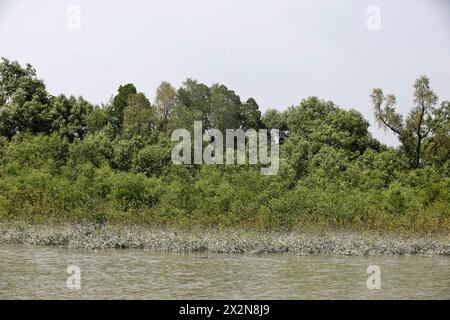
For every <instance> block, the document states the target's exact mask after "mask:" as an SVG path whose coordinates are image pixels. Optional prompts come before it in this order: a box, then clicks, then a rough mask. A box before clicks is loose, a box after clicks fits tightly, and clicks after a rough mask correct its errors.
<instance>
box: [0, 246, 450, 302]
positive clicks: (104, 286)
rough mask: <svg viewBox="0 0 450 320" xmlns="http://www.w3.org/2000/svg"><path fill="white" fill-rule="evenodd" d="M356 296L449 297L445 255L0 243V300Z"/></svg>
mask: <svg viewBox="0 0 450 320" xmlns="http://www.w3.org/2000/svg"><path fill="white" fill-rule="evenodd" d="M69 266H72V267H71V269H70V271H71V274H69V273H67V271H68V267H69ZM369 266H378V267H379V271H380V273H379V274H378V273H377V272H376V273H375V274H372V278H371V281H369V285H371V286H373V285H375V284H377V283H378V280H379V284H380V289H376V288H375V289H369V288H368V284H367V282H368V281H367V280H368V277H369V276H371V274H368V273H367V268H368V267H369ZM372 268H373V269H372V270H376V269H377V267H372ZM78 270H79V271H80V272H79V277H78ZM378 275H379V278H378ZM68 278H69V279H68ZM78 280H79V281H78ZM78 287H79V289H77V288H78ZM358 298H362V299H425V298H430V299H450V257H443V256H434V257H428V256H409V257H408V256H407V257H405V256H385V257H342V256H304V257H299V256H291V255H262V256H261V255H260V256H257V255H217V254H214V255H211V254H209V255H208V254H198V255H196V254H194V255H192V254H169V253H155V252H151V251H145V250H131V249H130V250H128V249H126V250H100V251H92V250H73V249H66V248H54V247H22V246H11V245H8V246H4V245H2V246H0V299H358Z"/></svg>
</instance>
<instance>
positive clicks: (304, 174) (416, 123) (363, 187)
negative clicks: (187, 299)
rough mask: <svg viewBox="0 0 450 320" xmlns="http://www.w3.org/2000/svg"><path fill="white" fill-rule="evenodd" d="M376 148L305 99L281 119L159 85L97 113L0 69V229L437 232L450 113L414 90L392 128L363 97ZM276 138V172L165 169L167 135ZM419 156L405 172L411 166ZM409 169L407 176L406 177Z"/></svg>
mask: <svg viewBox="0 0 450 320" xmlns="http://www.w3.org/2000/svg"><path fill="white" fill-rule="evenodd" d="M372 101H373V103H374V107H375V116H376V119H377V121H378V122H379V124H380V125H382V126H384V127H386V128H388V129H389V130H391V131H393V132H395V133H396V134H398V135H399V139H400V142H401V144H402V145H401V147H400V148H397V149H394V148H387V147H386V146H383V145H382V144H380V143H379V142H378V141H376V140H375V139H374V138H372V136H371V135H370V133H369V131H368V128H369V123H368V122H367V121H366V120H365V119H364V118H363V117H362V115H361V114H360V113H359V112H357V111H355V110H344V109H342V108H340V107H338V106H336V105H335V104H334V103H333V102H331V101H323V100H320V99H318V98H317V97H310V98H308V99H305V100H303V101H302V102H301V103H300V104H299V105H298V106H292V107H290V108H288V109H286V110H285V111H277V110H268V111H267V112H266V113H265V114H264V115H263V116H261V112H260V111H259V106H258V104H257V102H256V101H255V100H254V99H252V98H250V99H248V100H247V101H245V102H242V101H241V100H240V97H239V96H238V95H237V94H236V93H235V92H234V91H232V90H230V89H229V88H227V87H226V86H224V85H221V84H215V85H212V86H211V87H209V86H207V85H205V84H202V83H199V82H197V81H195V80H191V79H188V80H186V81H185V82H184V83H183V85H182V86H181V88H179V89H178V90H177V89H175V88H173V87H172V86H171V85H170V84H169V83H167V82H163V83H162V84H161V85H160V86H159V87H158V89H157V91H156V96H155V99H154V104H152V103H150V100H149V99H147V97H146V96H145V95H144V94H143V93H138V92H137V90H136V88H135V87H134V85H133V84H127V85H124V86H120V87H119V89H118V93H117V95H116V96H115V97H114V98H113V99H112V101H111V102H110V103H109V104H107V105H104V106H101V107H99V106H92V105H91V104H89V103H88V102H87V101H86V100H84V99H83V98H81V97H80V98H75V97H66V96H64V95H59V96H55V97H51V96H50V95H49V94H48V93H47V92H46V89H45V85H44V83H43V82H42V81H41V80H38V79H37V77H36V73H35V71H34V69H33V68H32V67H31V66H29V65H27V66H26V67H25V68H22V67H21V66H20V65H19V64H18V63H17V62H10V61H8V60H5V59H4V60H3V61H2V63H0V219H29V220H32V221H40V222H48V221H52V220H56V221H67V220H71V221H83V220H88V221H102V222H104V221H110V222H114V221H115V222H121V223H135V222H137V223H148V224H151V225H169V226H178V227H209V226H211V227H230V226H234V227H244V228H258V229H267V230H274V229H290V230H293V229H294V230H295V229H298V230H304V229H305V228H319V229H321V228H333V229H336V228H347V229H354V230H386V231H393V230H395V231H401V232H424V233H430V232H449V231H450V214H449V213H450V193H449V190H450V177H449V174H450V153H449V152H450V136H449V132H450V125H449V123H450V116H449V115H450V111H449V109H450V103H449V102H448V101H444V102H442V103H441V104H440V105H439V106H438V103H437V97H436V95H435V94H434V93H433V91H432V90H431V89H430V87H429V81H428V79H427V78H426V77H422V78H420V79H418V80H417V82H416V84H415V94H414V106H413V108H412V109H411V112H410V113H409V115H408V116H407V117H406V118H405V120H403V117H402V116H401V115H400V114H398V113H397V111H396V110H395V97H394V96H387V97H385V96H384V95H383V92H382V91H381V90H380V89H375V90H374V92H373V94H372ZM194 120H201V121H202V122H203V128H204V130H208V129H210V128H219V129H221V130H224V129H232V128H242V129H244V130H246V129H249V128H254V129H260V128H266V129H272V128H277V129H279V130H280V143H281V145H280V169H279V174H278V175H275V176H262V175H260V171H259V167H258V166H254V165H240V166H230V165H217V166H208V165H204V166H198V165H175V164H173V163H172V161H171V157H170V156H171V150H172V147H173V143H172V142H171V141H170V139H169V138H170V135H171V132H172V130H174V129H176V128H187V129H188V130H190V129H192V126H193V123H194ZM418 156H419V162H417V161H418V160H417V159H418V158H417V157H418ZM417 164H419V165H417Z"/></svg>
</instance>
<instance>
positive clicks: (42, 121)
mask: <svg viewBox="0 0 450 320" xmlns="http://www.w3.org/2000/svg"><path fill="white" fill-rule="evenodd" d="M50 109H51V107H50V97H49V94H48V92H47V90H46V88H45V85H44V82H43V81H42V80H39V79H38V78H37V76H36V71H35V70H34V69H33V67H32V66H31V65H29V64H27V65H26V67H25V68H22V67H21V66H20V65H19V63H18V62H17V61H14V62H11V61H9V60H8V59H5V58H2V61H1V63H0V135H3V136H6V137H8V138H11V137H12V136H14V135H15V134H16V133H19V132H31V133H49V132H51V130H52V119H51V113H50Z"/></svg>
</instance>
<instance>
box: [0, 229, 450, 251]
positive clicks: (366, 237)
mask: <svg viewBox="0 0 450 320" xmlns="http://www.w3.org/2000/svg"><path fill="white" fill-rule="evenodd" d="M0 243H2V244H6V243H9V244H23V245H51V246H64V247H69V248H88V249H106V248H141V249H151V250H158V251H165V252H211V253H246V254H266V253H286V254H295V255H312V254H331V255H353V256H361V255H369V256H380V255H414V254H426V255H430V254H436V255H450V235H440V236H433V237H412V236H400V235H386V234H373V233H371V234H369V233H367V234H356V233H343V232H336V233H332V232H329V233H325V234H315V233H301V232H295V233H294V232H292V233H276V232H250V231H240V230H236V231H230V230H227V231H218V230H210V231H203V232H198V231H179V230H163V229H154V228H148V227H137V226H99V225H91V224H85V225H79V224H66V225H53V226H49V225H29V224H19V223H16V224H14V223H0Z"/></svg>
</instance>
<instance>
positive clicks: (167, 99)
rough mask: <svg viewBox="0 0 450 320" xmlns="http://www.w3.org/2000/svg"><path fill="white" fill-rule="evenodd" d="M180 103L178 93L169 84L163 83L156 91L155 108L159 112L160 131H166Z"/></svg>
mask: <svg viewBox="0 0 450 320" xmlns="http://www.w3.org/2000/svg"><path fill="white" fill-rule="evenodd" d="M177 103H178V96H177V92H176V90H175V88H174V87H172V85H171V84H170V83H169V82H162V83H161V84H160V85H159V87H158V88H157V89H156V98H155V106H156V109H157V112H158V119H159V123H160V129H161V130H163V131H164V130H166V128H167V123H168V122H169V117H170V115H171V114H172V111H173V110H174V109H175V107H176V105H177Z"/></svg>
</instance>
